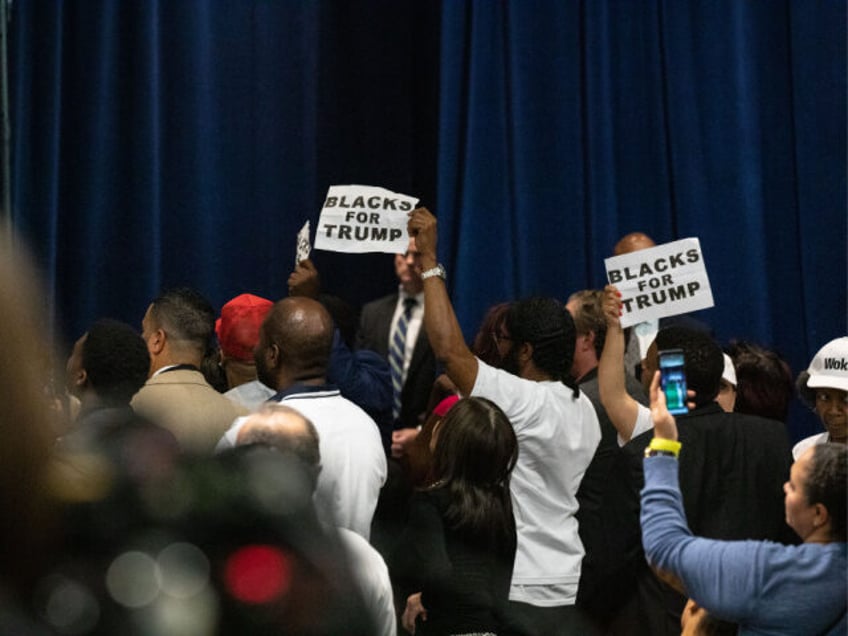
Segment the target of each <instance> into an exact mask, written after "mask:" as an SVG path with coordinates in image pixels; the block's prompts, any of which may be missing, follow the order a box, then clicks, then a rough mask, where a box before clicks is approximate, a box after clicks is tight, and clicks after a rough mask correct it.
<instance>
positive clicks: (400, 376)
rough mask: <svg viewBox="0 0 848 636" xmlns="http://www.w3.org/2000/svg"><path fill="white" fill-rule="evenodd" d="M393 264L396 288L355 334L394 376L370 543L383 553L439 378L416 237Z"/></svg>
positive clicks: (396, 528) (366, 314) (374, 305)
mask: <svg viewBox="0 0 848 636" xmlns="http://www.w3.org/2000/svg"><path fill="white" fill-rule="evenodd" d="M394 263H395V273H396V274H397V277H398V282H399V285H398V290H397V291H396V292H395V293H393V294H389V295H388V296H384V297H383V298H378V299H377V300H374V301H371V302H370V303H367V304H366V305H364V306H363V307H362V312H361V314H360V318H359V329H358V331H357V334H356V348H357V349H370V350H372V351H375V352H377V353H378V354H379V355H381V356H383V357H384V358H385V359H386V360H387V361H388V363H389V367H390V371H391V375H392V397H393V400H392V401H393V404H392V421H393V424H392V428H393V429H394V430H393V431H392V440H391V456H390V457H389V461H388V476H387V478H386V485H385V486H384V487H383V490H382V492H381V493H380V500H379V502H378V504H377V511H376V512H375V513H374V524H373V527H372V531H371V543H372V544H373V545H374V547H376V548H377V549H378V550H379V551H380V552H381V553H382V554H383V555H387V554H389V553H390V552H391V550H392V549H393V546H394V541H395V539H396V537H397V536H399V534H400V532H401V530H402V529H403V528H404V525H405V523H406V505H407V501H408V499H409V493H410V490H411V488H412V485H411V484H410V482H409V480H408V478H407V476H406V474H405V472H404V470H403V467H402V464H401V459H402V458H403V456H404V454H405V452H406V448H407V447H408V446H409V445H410V444H411V443H412V442H413V441H414V440H415V438H416V437H417V436H418V430H419V427H420V426H421V425H422V424H423V423H424V419H425V418H426V416H427V403H428V401H429V398H430V391H431V390H432V388H433V382H435V380H436V358H435V356H434V355H433V350H432V349H431V348H430V342H429V340H428V339H427V334H426V332H425V330H424V328H423V325H422V323H423V321H424V283H423V281H422V280H421V260H420V256H419V254H418V249H417V248H416V247H415V239H411V240H410V241H409V248H408V249H407V251H406V253H405V254H395V259H394Z"/></svg>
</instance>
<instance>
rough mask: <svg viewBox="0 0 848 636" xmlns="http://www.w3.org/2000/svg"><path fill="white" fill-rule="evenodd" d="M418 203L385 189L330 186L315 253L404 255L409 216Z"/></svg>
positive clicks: (407, 238) (407, 240)
mask: <svg viewBox="0 0 848 636" xmlns="http://www.w3.org/2000/svg"><path fill="white" fill-rule="evenodd" d="M416 203H418V199H415V198H413V197H409V196H406V195H404V194H397V193H396V192H392V191H390V190H386V189H385V188H376V187H372V186H361V185H346V186H330V189H329V190H328V191H327V198H326V200H325V201H324V207H323V208H322V209H321V216H320V218H319V219H318V229H317V230H316V232H315V249H317V250H327V251H330V252H351V253H354V254H363V253H365V252H386V253H388V254H403V253H404V252H406V249H407V247H408V246H409V236H408V235H407V232H406V224H407V221H408V220H409V217H408V213H409V212H411V211H412V210H414V209H415V204H416Z"/></svg>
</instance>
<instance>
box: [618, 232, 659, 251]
mask: <svg viewBox="0 0 848 636" xmlns="http://www.w3.org/2000/svg"><path fill="white" fill-rule="evenodd" d="M655 245H656V243H654V240H653V239H652V238H651V237H650V236H648V235H647V234H645V233H643V232H631V233H630V234H627V235H625V236H623V237H621V240H620V241H619V242H618V243H616V244H615V248H614V249H613V254H614V255H615V256H621V255H622V254H630V252H638V251H639V250H644V249H648V248H649V247H654V246H655Z"/></svg>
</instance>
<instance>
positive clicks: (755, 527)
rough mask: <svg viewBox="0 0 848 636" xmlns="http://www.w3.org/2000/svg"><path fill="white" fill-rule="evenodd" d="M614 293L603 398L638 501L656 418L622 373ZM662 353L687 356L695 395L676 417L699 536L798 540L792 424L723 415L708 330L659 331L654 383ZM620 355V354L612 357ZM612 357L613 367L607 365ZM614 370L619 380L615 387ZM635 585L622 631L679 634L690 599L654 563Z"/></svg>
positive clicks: (628, 521) (653, 350)
mask: <svg viewBox="0 0 848 636" xmlns="http://www.w3.org/2000/svg"><path fill="white" fill-rule="evenodd" d="M615 293H616V292H615V288H613V287H608V288H607V293H606V296H605V313H606V316H607V343H606V345H607V346H606V347H605V348H604V352H603V358H602V360H601V371H600V375H599V379H600V392H601V397H602V400H603V404H604V406H605V408H606V410H607V413H608V414H609V416H610V419H611V420H612V422H613V424H614V425H615V426H616V429H617V430H618V431H619V434H620V435H622V437H623V438H628V437H630V436H631V435H632V436H633V437H632V439H631V441H630V443H628V444H627V445H625V446H624V447H623V451H624V453H625V455H626V462H627V464H628V468H629V475H628V478H627V483H628V485H629V487H630V489H631V497H632V499H633V501H634V502H638V497H639V491H640V490H641V488H642V486H643V483H644V478H643V474H642V458H643V456H644V452H645V448H646V447H648V446H649V444H650V443H651V439H652V437H653V430H652V429H651V427H650V425H645V424H644V422H646V421H647V422H650V419H651V418H650V412H649V411H648V410H647V409H646V408H645V407H643V406H641V405H637V404H636V403H635V400H633V399H632V398H630V397H629V396H628V395H627V394H626V392H624V391H623V390H622V387H623V378H622V376H623V373H621V371H619V369H620V365H621V361H622V359H623V352H624V337H623V333H622V330H621V327H620V324H619V323H618V312H619V307H620V305H619V304H618V303H616V297H615ZM618 302H619V303H620V301H618ZM608 304H609V307H607V305H608ZM612 345H615V346H614V347H613V346H612ZM663 349H682V350H683V354H684V357H685V370H686V379H687V385H688V387H689V388H690V389H691V390H693V391H694V392H695V398H694V404H692V405H691V406H690V409H691V410H690V412H689V413H688V414H686V415H681V416H678V418H677V421H678V424H679V436H680V442H681V443H682V445H683V446H682V449H681V451H680V457H679V461H680V489H681V492H682V493H683V505H684V508H685V511H686V518H687V520H688V522H689V527H690V528H691V529H692V532H693V534H696V535H698V536H704V537H709V538H712V539H722V540H741V539H753V540H764V539H767V540H772V541H779V542H791V541H792V540H793V539H792V531H791V530H790V529H789V527H788V526H787V525H786V523H785V519H784V508H783V488H782V486H783V483H784V482H785V480H786V479H787V477H788V475H789V466H790V465H791V463H792V456H791V453H790V446H789V439H788V437H787V434H786V430H785V427H784V426H783V424H782V423H780V422H777V421H773V420H768V419H765V418H761V417H757V416H752V415H743V414H741V413H725V412H724V411H723V410H722V409H721V407H720V406H719V405H718V404H716V403H715V401H714V400H715V397H716V395H717V394H718V390H719V384H720V380H721V375H722V371H723V369H724V360H723V358H722V353H721V349H720V348H719V346H718V345H717V344H716V343H715V342H714V341H713V340H712V338H711V337H710V336H709V335H708V334H705V333H703V332H699V331H696V330H692V329H688V328H685V327H680V326H673V327H666V328H664V329H661V330H660V331H659V332H658V333H657V338H656V340H655V341H654V343H653V344H651V346H650V347H649V348H648V351H647V354H646V356H645V361H644V366H645V369H644V370H645V372H646V373H645V378H646V379H647V378H648V377H650V378H653V376H654V373H655V372H656V370H657V369H658V366H659V365H658V351H660V350H663ZM613 351H614V355H608V354H611V353H612V352H613ZM613 358H614V362H615V364H614V365H609V364H608V363H609V362H610V361H611V360H613ZM609 369H614V370H615V371H616V374H615V375H617V378H612V380H613V381H612V382H611V381H610V379H611V375H610V374H608V373H607V371H608V370H609ZM693 407H694V408H693ZM638 509H639V507H638V503H636V505H634V507H633V511H634V512H633V515H631V517H630V518H623V519H621V520H620V522H619V524H618V525H617V531H618V532H621V533H626V534H627V535H628V536H632V535H633V534H634V532H633V528H634V527H635V528H638V526H639V519H638V513H637V511H638ZM796 540H797V539H796ZM637 580H638V583H637V587H638V597H639V602H638V607H639V616H638V618H637V620H636V621H634V624H633V626H632V627H633V629H632V630H630V631H627V632H622V633H628V634H651V635H652V636H653V635H664V634H677V633H679V630H680V627H679V618H680V612H681V611H682V609H683V605H684V603H685V600H686V599H685V597H684V596H682V595H680V594H679V593H678V592H677V591H676V590H675V589H673V588H672V587H670V586H668V585H666V584H665V583H664V582H661V581H660V579H659V578H657V577H656V576H655V575H654V574H653V573H652V572H651V571H650V569H648V568H647V566H644V567H643V569H642V571H641V572H640V573H639V574H638V575H637Z"/></svg>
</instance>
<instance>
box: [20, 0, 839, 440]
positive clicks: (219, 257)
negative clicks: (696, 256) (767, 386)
mask: <svg viewBox="0 0 848 636" xmlns="http://www.w3.org/2000/svg"><path fill="white" fill-rule="evenodd" d="M845 24H846V6H845V2H843V1H824V0H819V1H816V0H798V1H796V2H789V1H784V2H779V1H774V0H757V1H746V2H740V1H737V0H710V1H709V2H707V1H703V2H694V1H693V2H686V1H681V0H671V1H663V0H654V1H648V0H640V1H632V0H627V1H625V0H619V1H613V0H592V1H586V2H577V1H573V2H569V1H567V2H563V1H562V0H548V1H543V0H520V1H518V0H513V1H506V2H490V1H479V2H470V1H465V2H462V1H459V0H456V1H449V2H442V3H439V2H433V1H430V0H426V1H425V0H419V1H417V2H416V1H412V0H407V1H403V0H391V1H389V0H385V1H375V0H369V1H363V2H350V3H346V2H331V1H329V0H327V1H318V2H295V1H288V2H283V1H280V2H272V1H270V0H267V1H263V0H252V1H247V0H245V1H244V2H223V1H222V0H193V1H188V0H178V1H176V2H174V1H171V0H168V1H157V0H147V1H145V2H121V1H120V0H99V1H91V0H76V1H73V0H67V1H65V2H58V1H56V2H28V1H21V0H19V1H18V2H15V4H14V6H13V13H12V23H11V50H10V59H11V62H10V76H11V98H12V110H13V122H12V125H13V149H12V151H13V165H12V168H13V214H14V220H15V222H16V225H17V226H18V227H19V228H20V230H21V232H22V233H23V234H24V236H25V237H27V238H28V239H29V241H30V243H31V244H32V246H33V248H34V250H35V251H36V254H37V256H38V258H39V260H40V262H41V263H42V265H43V267H44V270H45V274H46V276H47V279H48V281H49V284H50V294H49V298H48V299H47V301H46V307H47V309H48V310H50V311H51V312H53V313H55V315H56V316H57V325H58V333H59V334H61V336H62V338H64V339H66V340H67V339H70V338H72V337H75V336H76V335H78V334H80V333H81V332H83V331H84V330H85V328H86V326H87V325H88V324H90V323H91V322H92V321H93V320H94V319H95V318H97V317H99V316H104V315H109V316H113V317H117V318H121V319H124V320H127V321H130V322H133V323H136V324H137V323H138V322H139V321H140V319H141V316H142V314H143V313H144V310H145V308H146V306H147V303H148V302H149V300H150V299H151V298H152V297H153V296H154V295H155V294H156V293H157V292H158V291H159V290H160V289H161V288H162V287H165V286H169V285H173V284H178V283H186V284H190V285H192V286H194V287H197V288H198V289H200V290H202V291H203V292H204V293H205V294H206V295H207V296H208V297H209V298H210V300H211V301H212V302H213V303H214V304H216V305H218V306H220V304H222V303H223V302H225V301H226V300H227V299H229V298H230V297H232V296H234V295H236V294H237V293H240V292H242V291H252V292H254V293H258V294H261V295H265V296H268V297H271V298H277V297H280V296H282V295H283V294H284V293H285V280H286V278H287V277H288V274H289V272H290V271H291V269H292V265H293V260H294V246H295V234H296V232H297V230H298V229H299V228H300V226H301V225H302V224H303V222H304V221H305V220H307V219H309V220H311V221H312V223H313V226H314V224H315V222H316V221H317V217H318V212H319V209H320V204H321V201H322V199H323V196H324V194H325V193H326V190H327V187H328V186H330V185H332V184H340V183H363V184H368V185H380V186H384V187H388V188H391V189H394V190H397V191H400V192H403V193H406V194H412V195H415V196H418V197H420V198H421V200H422V203H423V204H425V205H427V206H428V207H430V208H431V209H433V210H434V212H436V214H437V215H438V217H439V220H440V224H439V227H440V244H439V249H440V256H441V258H442V260H443V262H444V263H445V265H446V266H447V269H448V272H449V277H450V278H449V281H450V289H451V293H452V297H453V299H454V302H455V305H456V308H457V311H458V314H459V317H460V321H461V323H462V326H463V329H464V330H465V332H466V334H467V335H468V336H471V335H472V334H473V332H474V330H475V327H476V325H477V324H478V322H479V320H480V318H481V316H482V314H483V312H484V311H485V309H486V308H487V307H488V306H489V305H490V304H492V303H494V302H498V301H501V300H506V299H511V298H516V297H520V296H524V295H527V294H530V293H544V294H549V295H554V296H557V297H559V298H561V299H565V297H566V296H567V295H568V294H569V293H571V292H573V291H576V290H578V289H583V288H587V287H599V286H601V285H602V284H603V283H604V269H603V259H604V257H606V256H609V255H610V253H611V250H612V246H613V245H614V243H615V242H616V240H617V239H618V238H619V237H620V236H621V235H622V234H625V233H627V232H630V231H633V230H642V231H645V232H647V233H648V234H650V235H651V236H653V237H654V239H655V240H656V241H657V242H658V243H659V242H665V241H669V240H673V239H677V238H683V237H688V236H696V237H698V238H700V240H701V245H702V248H703V251H704V254H705V260H706V264H707V267H708V271H709V275H710V280H711V283H712V288H713V295H714V298H715V302H716V307H715V308H713V309H710V310H706V311H704V312H700V313H699V317H700V318H701V319H702V320H705V321H707V322H709V323H710V324H711V325H712V326H713V328H714V329H715V332H716V335H717V337H718V338H719V340H721V341H723V342H725V341H727V340H729V339H731V338H747V339H751V340H754V341H757V342H760V343H762V344H765V345H767V346H771V347H775V348H777V349H779V350H780V351H781V352H782V353H783V354H784V355H785V356H786V357H787V358H788V359H789V361H790V363H791V364H792V366H793V369H794V370H795V371H798V370H800V369H801V368H803V367H804V366H805V365H806V364H807V362H808V361H809V358H810V357H811V356H812V355H813V353H814V352H815V351H816V350H817V349H818V347H819V346H821V345H822V344H823V343H824V342H826V341H827V340H829V339H831V338H833V337H836V336H839V335H844V334H845V333H846V331H848V326H846V313H848V302H847V301H846V126H845V122H846V108H845V95H846V74H845V71H846V68H845V66H846V64H845V61H846V44H845ZM315 259H316V261H317V264H318V267H319V269H320V270H321V272H322V274H323V277H324V280H325V287H326V288H327V290H328V291H331V292H335V293H337V294H339V295H342V296H344V297H346V298H348V299H349V300H351V301H353V302H355V303H360V302H363V301H365V300H368V299H370V298H373V297H376V296H378V295H381V294H383V293H386V292H387V291H388V290H389V289H391V288H392V286H393V284H394V277H393V271H392V266H391V258H390V257H387V256H385V255H370V256H352V255H334V254H329V253H324V252H318V253H316V254H315ZM815 426H816V425H815V423H814V420H813V419H812V418H810V417H805V416H804V415H803V414H800V413H796V415H795V417H794V420H793V427H794V432H795V434H796V436H799V435H801V434H804V433H806V432H807V431H808V430H810V429H811V428H813V427H815Z"/></svg>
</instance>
